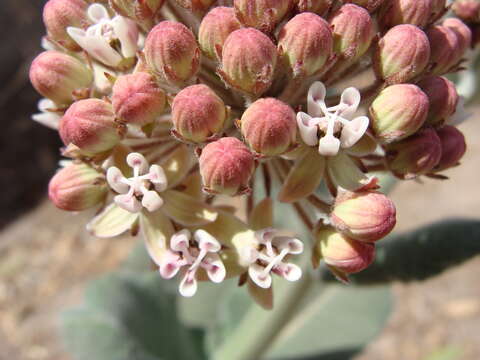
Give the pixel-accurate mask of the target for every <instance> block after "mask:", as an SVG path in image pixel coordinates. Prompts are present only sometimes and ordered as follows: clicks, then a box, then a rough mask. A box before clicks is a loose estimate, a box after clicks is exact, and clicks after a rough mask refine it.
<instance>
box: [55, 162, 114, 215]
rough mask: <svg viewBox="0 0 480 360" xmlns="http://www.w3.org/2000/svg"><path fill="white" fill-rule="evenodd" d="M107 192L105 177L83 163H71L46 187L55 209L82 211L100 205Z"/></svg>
mask: <svg viewBox="0 0 480 360" xmlns="http://www.w3.org/2000/svg"><path fill="white" fill-rule="evenodd" d="M107 191H108V186H107V183H106V182H105V177H104V176H103V175H102V174H100V173H99V172H97V171H96V170H95V169H93V168H92V167H90V166H88V165H86V164H83V163H79V164H76V163H72V164H69V165H67V166H66V167H64V168H63V169H61V170H60V171H58V172H57V173H56V174H55V175H54V176H53V178H52V179H51V180H50V183H49V185H48V196H49V197H50V200H51V201H52V202H53V203H54V204H55V206H56V207H58V208H60V209H62V210H66V211H82V210H86V209H88V208H91V207H93V206H95V205H97V204H100V203H101V202H102V201H103V200H104V199H105V197H106V195H107Z"/></svg>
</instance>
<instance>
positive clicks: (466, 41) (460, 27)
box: [442, 18, 472, 53]
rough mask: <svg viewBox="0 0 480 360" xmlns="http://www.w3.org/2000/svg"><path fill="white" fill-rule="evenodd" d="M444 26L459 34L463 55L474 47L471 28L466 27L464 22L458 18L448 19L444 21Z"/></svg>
mask: <svg viewBox="0 0 480 360" xmlns="http://www.w3.org/2000/svg"><path fill="white" fill-rule="evenodd" d="M442 25H443V26H446V27H448V28H450V29H452V30H453V31H454V32H455V33H456V34H457V37H458V38H459V41H460V48H461V52H462V53H465V51H467V50H468V49H469V48H470V46H472V30H470V28H469V27H468V26H467V25H465V23H464V22H463V21H462V20H460V19H457V18H448V19H445V20H444V21H443V23H442Z"/></svg>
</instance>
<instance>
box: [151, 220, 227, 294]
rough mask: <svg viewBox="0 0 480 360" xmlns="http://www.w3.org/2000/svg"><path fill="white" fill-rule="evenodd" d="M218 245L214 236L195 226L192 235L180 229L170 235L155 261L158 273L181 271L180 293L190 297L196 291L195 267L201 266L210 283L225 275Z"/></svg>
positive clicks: (199, 268) (173, 274) (170, 276)
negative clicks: (165, 249)
mask: <svg viewBox="0 0 480 360" xmlns="http://www.w3.org/2000/svg"><path fill="white" fill-rule="evenodd" d="M221 248H222V246H221V244H220V243H219V242H218V241H217V239H215V238H214V237H213V236H212V235H210V234H209V233H208V232H206V231H205V230H202V229H199V230H196V231H195V232H194V233H193V239H192V234H191V233H190V231H189V230H186V229H184V230H181V231H179V232H177V233H175V234H173V236H172V237H171V239H170V249H169V250H168V251H167V252H166V253H165V254H164V255H163V257H162V260H161V261H160V264H159V265H160V275H161V276H162V277H163V278H165V279H171V278H173V277H174V276H175V275H177V274H178V273H179V272H181V274H182V280H181V282H180V286H179V290H180V294H181V295H182V296H185V297H191V296H193V295H195V293H196V292H197V287H198V285H197V276H198V271H199V270H201V269H202V270H204V271H205V272H206V274H207V276H208V278H209V279H210V280H211V281H212V282H214V283H221V282H222V281H223V280H224V279H225V275H226V270H225V266H224V265H223V262H222V260H221V259H220V256H219V254H218V252H219V251H220V250H221Z"/></svg>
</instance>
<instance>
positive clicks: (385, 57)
mask: <svg viewBox="0 0 480 360" xmlns="http://www.w3.org/2000/svg"><path fill="white" fill-rule="evenodd" d="M429 59H430V44H429V42H428V38H427V36H426V35H425V33H424V32H423V31H422V30H421V29H420V28H418V27H416V26H415V25H409V24H404V25H397V26H395V27H393V28H392V29H390V30H389V31H388V32H387V33H386V34H385V36H384V37H383V38H382V39H380V41H379V44H378V48H377V51H376V53H375V56H374V58H373V62H374V69H375V72H376V74H377V77H378V78H380V79H382V80H385V81H386V82H387V83H389V84H394V83H402V82H406V81H409V80H411V79H413V78H414V77H416V76H417V75H419V74H421V73H422V72H423V70H425V68H426V67H427V64H428V60H429Z"/></svg>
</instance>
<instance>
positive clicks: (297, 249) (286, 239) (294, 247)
mask: <svg viewBox="0 0 480 360" xmlns="http://www.w3.org/2000/svg"><path fill="white" fill-rule="evenodd" d="M273 245H274V246H276V247H277V248H278V249H279V250H280V251H281V250H283V249H288V253H289V254H293V255H298V254H301V253H302V252H303V242H301V241H300V240H298V239H295V238H292V237H290V236H277V237H275V239H274V240H273Z"/></svg>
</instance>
